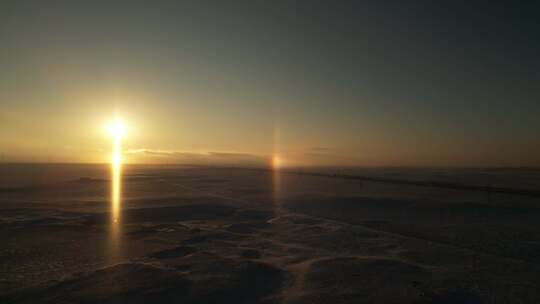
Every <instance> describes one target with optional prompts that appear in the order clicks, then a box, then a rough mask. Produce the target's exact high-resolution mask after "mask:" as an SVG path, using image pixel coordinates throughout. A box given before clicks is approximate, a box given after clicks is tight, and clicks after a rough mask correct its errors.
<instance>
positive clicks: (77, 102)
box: [0, 0, 540, 166]
mask: <svg viewBox="0 0 540 304" xmlns="http://www.w3.org/2000/svg"><path fill="white" fill-rule="evenodd" d="M456 2H461V1H299V0H295V1H257V0H253V1H245V2H235V1H200V0H199V1H126V2H115V1H106V2H105V1H104V2H100V1H73V0H70V1H54V0H51V1H2V2H1V3H0V157H1V160H3V161H47V162H50V161H52V162H103V161H107V160H108V159H109V155H110V149H111V141H110V137H108V135H107V133H106V131H105V126H106V125H107V123H108V122H110V121H112V120H113V119H114V117H115V115H117V114H118V115H119V116H120V117H121V119H122V121H123V122H124V123H125V124H126V128H127V134H126V138H125V141H124V151H125V152H126V159H127V160H128V161H130V162H167V163H175V162H195V163H199V162H200V163H208V162H210V163H239V164H240V163H248V162H253V163H258V162H263V161H265V160H266V158H268V157H269V156H271V155H272V154H273V153H277V154H279V155H280V158H282V159H283V160H284V162H285V164H290V165H360V166H384V165H392V166H395V165H397V166H538V165H540V132H539V131H540V82H539V80H540V55H539V54H540V38H539V37H540V26H539V24H540V22H539V21H538V20H540V9H539V5H538V4H535V1H506V3H505V4H504V3H502V1H501V2H499V1H463V2H464V3H466V4H456ZM495 2H497V3H495ZM536 3H538V2H536Z"/></svg>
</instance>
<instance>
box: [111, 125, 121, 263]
mask: <svg viewBox="0 0 540 304" xmlns="http://www.w3.org/2000/svg"><path fill="white" fill-rule="evenodd" d="M109 132H110V133H111V136H112V138H113V153H112V158H111V246H110V250H111V259H112V260H114V261H116V259H117V258H118V256H119V250H120V226H121V222H120V220H121V217H120V215H121V197H122V145H121V142H122V137H123V136H124V133H125V129H124V126H123V125H122V124H121V123H120V122H115V123H114V124H112V125H111V126H110V128H109Z"/></svg>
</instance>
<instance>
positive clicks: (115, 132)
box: [108, 121, 126, 140]
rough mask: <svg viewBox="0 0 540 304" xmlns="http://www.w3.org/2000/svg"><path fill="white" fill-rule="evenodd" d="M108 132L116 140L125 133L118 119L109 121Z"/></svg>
mask: <svg viewBox="0 0 540 304" xmlns="http://www.w3.org/2000/svg"><path fill="white" fill-rule="evenodd" d="M108 129H109V133H110V134H111V136H112V137H113V139H115V140H118V139H120V138H122V137H123V136H124V134H125V133H126V128H125V127H124V124H122V122H120V121H115V122H113V123H111V124H110V125H109V127H108Z"/></svg>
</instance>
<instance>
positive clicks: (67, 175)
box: [0, 165, 540, 304]
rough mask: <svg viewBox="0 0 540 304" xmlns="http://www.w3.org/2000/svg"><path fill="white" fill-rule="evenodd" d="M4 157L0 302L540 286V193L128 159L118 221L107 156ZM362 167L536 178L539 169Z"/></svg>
mask: <svg viewBox="0 0 540 304" xmlns="http://www.w3.org/2000/svg"><path fill="white" fill-rule="evenodd" d="M0 167H1V168H2V171H1V175H0V181H1V182H2V184H1V185H0V186H1V190H0V241H1V242H2V244H3V246H1V247H0V300H1V301H0V302H7V303H11V302H13V303H36V302H43V303H73V302H80V303H118V302H125V303H143V302H146V303H149V302H152V303H155V302H164V303H168V302H175V301H176V302H182V303H227V302H228V303H336V304H337V303H539V302H540V292H539V290H540V289H539V287H540V281H539V280H538V277H540V198H538V197H534V196H524V195H510V194H497V193H486V192H482V191H461V190H455V189H454V190H452V189H444V188H432V187H419V186H413V185H400V184H389V183H381V182H366V181H359V180H347V179H340V178H335V177H323V176H306V175H297V174H285V173H275V172H268V171H260V170H243V169H227V168H203V167H188V166H182V167H180V166H177V167H170V166H161V167H141V166H139V167H133V166H132V167H128V168H126V169H125V172H124V179H123V189H122V213H121V218H120V221H119V222H118V223H116V224H115V223H114V222H112V221H111V216H110V213H109V211H110V208H111V207H110V206H111V203H110V199H109V197H110V194H109V192H110V191H109V188H110V182H109V180H108V179H109V177H108V173H109V172H108V168H107V167H105V166H77V165H69V166H66V165H48V166H43V165H41V166H30V165H2V166H0ZM365 170H367V169H365ZM365 170H364V171H362V172H361V173H362V174H363V175H366V174H371V175H372V176H384V177H388V176H389V174H390V176H391V177H392V178H395V177H396V176H397V177H399V178H402V179H410V180H433V179H437V178H438V179H441V178H443V177H442V176H444V178H443V179H444V180H445V181H447V180H450V181H458V182H460V183H467V184H474V185H483V184H484V183H486V184H487V183H489V184H494V183H495V184H496V185H497V186H500V185H502V186H505V187H526V188H528V189H536V190H538V188H537V186H538V183H537V181H538V176H539V173H538V171H535V170H525V171H523V170H521V171H519V170H517V171H513V172H511V173H508V170H506V171H504V170H503V171H504V172H503V173H501V172H502V171H489V170H488V173H489V172H491V173H490V174H491V175H489V174H488V175H486V173H485V172H486V171H485V170H484V171H480V170H477V171H466V175H464V174H463V173H459V172H458V173H455V172H454V171H443V170H442V169H437V170H435V169H433V170H435V171H424V172H423V173H422V172H421V171H418V170H416V171H412V169H410V170H408V171H407V170H403V169H400V170H401V171H400V170H397V169H392V170H390V169H384V170H383V169H379V171H377V169H369V170H370V171H369V172H368V171H365ZM389 170H390V171H389ZM471 170H472V169H471ZM389 172H390V173H389ZM419 172H420V173H419ZM433 172H437V173H436V174H435V175H434V173H433ZM493 172H495V173H493ZM338 173H341V172H338ZM356 173H358V171H357V172H356ZM347 174H350V173H349V172H347ZM493 174H495V175H493ZM512 176H513V177H512ZM494 181H496V182H494ZM497 183H498V184H497Z"/></svg>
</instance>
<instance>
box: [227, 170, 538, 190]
mask: <svg viewBox="0 0 540 304" xmlns="http://www.w3.org/2000/svg"><path fill="white" fill-rule="evenodd" d="M222 168H223V169H237V170H251V171H261V172H273V170H272V169H268V168H242V167H222ZM279 172H280V173H282V174H290V175H303V176H317V177H328V178H338V179H348V180H359V181H368V182H377V183H387V184H397V185H409V186H418V187H431V188H443V189H453V190H465V191H477V192H488V193H501V194H513V195H524V196H532V197H540V190H537V189H525V188H511V187H499V186H489V185H486V186H478V185H469V184H463V183H453V182H439V181H429V180H428V181H420V180H407V179H399V178H387V177H373V176H366V175H352V174H334V173H318V172H307V171H306V172H303V171H292V170H280V171H279Z"/></svg>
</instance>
